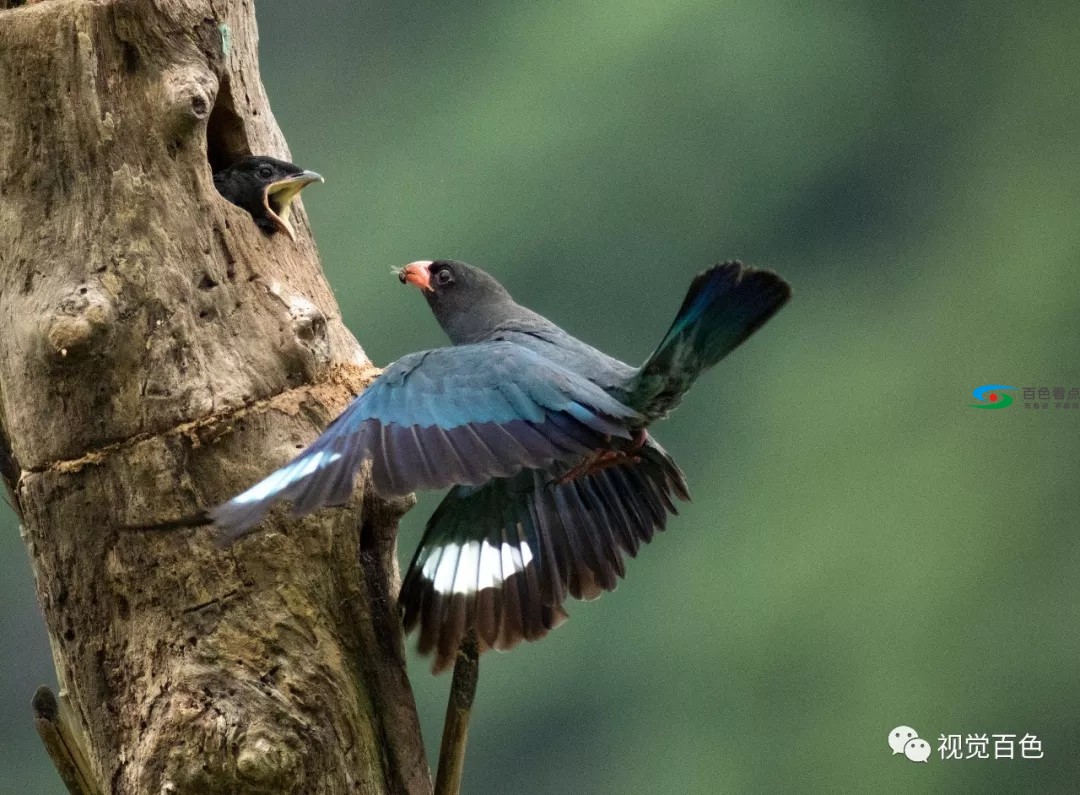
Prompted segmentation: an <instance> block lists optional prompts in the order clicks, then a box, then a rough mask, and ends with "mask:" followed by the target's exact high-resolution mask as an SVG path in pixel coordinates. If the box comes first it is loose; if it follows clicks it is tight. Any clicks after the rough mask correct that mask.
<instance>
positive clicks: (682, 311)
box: [628, 262, 791, 420]
mask: <svg viewBox="0 0 1080 795" xmlns="http://www.w3.org/2000/svg"><path fill="white" fill-rule="evenodd" d="M790 297H791V287H790V286H789V285H788V283H787V282H786V281H784V280H783V279H782V278H781V277H780V276H778V275H777V274H775V273H773V272H772V271H767V270H759V269H757V268H750V267H747V266H745V265H743V264H742V263H740V262H725V263H723V264H721V265H714V266H713V267H712V268H709V269H708V270H707V271H704V272H703V273H700V274H698V276H697V277H696V278H695V279H694V281H693V282H692V283H691V284H690V289H689V291H687V293H686V298H685V299H684V300H683V304H682V306H681V307H680V308H679V312H678V314H677V315H676V316H675V320H674V322H672V324H671V328H670V329H668V332H667V334H665V335H664V338H663V339H662V340H661V341H660V344H659V345H658V346H657V348H656V350H655V351H654V352H653V354H652V355H651V356H650V357H649V358H648V360H647V361H646V362H645V364H643V365H642V366H641V368H640V369H639V370H638V373H637V376H636V377H635V380H634V382H633V383H632V384H631V386H630V390H629V391H630V398H629V400H628V403H629V404H630V405H631V406H633V407H634V408H637V409H638V410H639V411H641V412H642V414H644V415H645V416H646V417H648V418H649V419H650V420H652V419H657V418H659V417H662V416H664V415H665V414H666V413H667V412H668V411H670V410H671V409H672V408H673V407H674V406H675V405H677V404H678V402H679V401H680V400H681V399H682V396H683V395H684V394H685V393H686V390H687V389H689V388H690V385H691V384H692V383H693V382H694V380H695V379H696V378H697V377H698V376H699V375H701V374H702V373H703V372H704V371H705V370H707V369H709V368H710V367H712V366H713V365H714V364H716V363H717V362H719V361H720V360H721V359H723V358H724V357H725V356H726V355H727V354H729V353H730V352H731V351H733V350H734V349H735V348H737V347H738V346H739V344H740V343H742V342H743V341H744V340H745V339H746V338H747V337H749V336H750V335H751V334H753V333H754V332H755V331H757V330H758V329H759V328H761V326H762V325H763V324H764V323H765V321H767V320H768V319H769V318H771V317H772V316H773V315H774V314H776V312H777V310H779V309H780V307H782V306H783V305H784V304H785V303H787V301H788V299H789V298H790Z"/></svg>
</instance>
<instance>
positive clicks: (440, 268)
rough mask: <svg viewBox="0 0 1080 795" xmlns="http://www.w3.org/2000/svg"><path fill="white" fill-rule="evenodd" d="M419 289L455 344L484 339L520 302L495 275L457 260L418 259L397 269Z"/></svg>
mask: <svg viewBox="0 0 1080 795" xmlns="http://www.w3.org/2000/svg"><path fill="white" fill-rule="evenodd" d="M397 277H398V279H399V280H400V281H401V283H402V284H411V285H414V286H416V287H419V288H420V292H421V293H423V295H424V298H426V299H427V302H428V306H430V307H431V311H432V312H433V313H434V314H435V319H436V320H438V321H439V325H440V326H442V327H443V330H444V331H445V332H446V333H447V335H448V336H449V337H450V339H451V340H452V341H453V342H455V343H461V342H471V341H475V340H477V339H482V338H483V336H484V335H485V334H486V333H487V332H488V331H490V329H491V328H492V327H493V324H497V323H499V322H500V321H502V320H503V319H504V317H505V316H506V315H507V314H508V313H512V312H513V311H514V309H515V308H516V307H517V305H516V304H515V303H514V300H513V299H512V298H511V297H510V293H508V292H507V291H506V289H505V288H504V287H503V286H502V285H501V284H499V282H498V281H496V279H495V277H494V276H491V275H490V274H488V273H485V272H484V271H482V270H480V269H479V268H477V267H475V266H473V265H467V264H465V263H464V262H456V261H454V260H447V259H441V260H418V261H417V262H410V263H409V264H408V265H406V266H405V267H404V268H402V269H401V270H399V271H397Z"/></svg>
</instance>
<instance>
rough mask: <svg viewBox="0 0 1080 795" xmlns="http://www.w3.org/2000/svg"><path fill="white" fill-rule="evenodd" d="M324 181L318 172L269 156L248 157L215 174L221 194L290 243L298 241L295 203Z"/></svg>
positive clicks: (261, 225)
mask: <svg viewBox="0 0 1080 795" xmlns="http://www.w3.org/2000/svg"><path fill="white" fill-rule="evenodd" d="M322 181H323V178H322V177H321V176H320V175H319V174H316V173H315V172H314V171H305V170H304V169H302V168H300V166H297V165H295V164H293V163H289V162H288V161H285V160H278V159H276V158H273V157H266V156H265V155H258V156H249V157H245V158H243V159H241V160H239V161H237V162H236V163H234V164H233V165H231V166H229V167H228V168H226V169H224V170H222V171H219V172H218V173H216V174H214V187H215V188H217V190H218V193H220V194H221V195H222V196H224V197H225V198H226V199H228V200H229V201H230V202H232V203H233V204H235V205H236V206H237V207H242V208H243V209H245V210H247V211H248V212H249V213H250V214H251V217H252V219H253V220H254V221H255V224H256V225H257V226H258V227H259V228H260V229H262V230H263V231H264V232H266V233H267V234H271V235H272V234H274V233H275V232H279V231H280V232H284V233H285V234H286V235H288V237H289V239H290V240H295V239H296V231H295V230H294V229H293V226H292V223H291V222H290V220H289V219H290V216H291V214H292V202H293V200H294V199H295V198H296V197H297V196H298V195H299V194H300V191H302V190H303V189H304V188H306V187H307V186H308V185H310V184H311V183H313V182H322Z"/></svg>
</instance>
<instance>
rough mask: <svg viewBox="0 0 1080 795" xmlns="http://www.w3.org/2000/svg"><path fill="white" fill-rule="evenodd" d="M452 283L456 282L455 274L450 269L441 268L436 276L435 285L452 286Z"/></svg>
mask: <svg viewBox="0 0 1080 795" xmlns="http://www.w3.org/2000/svg"><path fill="white" fill-rule="evenodd" d="M452 281H454V274H452V273H451V272H450V269H449V268H440V269H439V271H438V273H436V274H435V284H439V285H444V284H450V282H452Z"/></svg>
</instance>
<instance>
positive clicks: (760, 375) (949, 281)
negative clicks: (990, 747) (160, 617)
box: [0, 0, 1080, 795]
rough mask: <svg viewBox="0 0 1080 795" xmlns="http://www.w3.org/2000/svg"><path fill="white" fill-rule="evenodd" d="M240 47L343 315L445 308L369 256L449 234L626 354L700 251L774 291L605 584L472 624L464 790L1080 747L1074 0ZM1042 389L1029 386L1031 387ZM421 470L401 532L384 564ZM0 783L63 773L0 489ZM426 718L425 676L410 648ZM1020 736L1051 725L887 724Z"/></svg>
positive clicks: (539, 6) (678, 440)
mask: <svg viewBox="0 0 1080 795" xmlns="http://www.w3.org/2000/svg"><path fill="white" fill-rule="evenodd" d="M259 17H260V24H261V31H262V63H263V70H264V79H265V82H266V84H267V88H268V91H269V94H270V97H271V99H272V101H273V103H274V109H275V113H276V114H277V116H278V119H279V121H280V122H281V125H282V127H283V128H284V130H285V132H286V134H287V136H288V138H289V141H290V144H291V146H292V149H293V154H294V158H295V159H296V160H297V162H299V163H301V164H302V165H304V166H305V167H308V168H313V169H316V170H318V171H320V172H322V173H323V174H325V175H326V176H327V183H326V185H325V186H317V187H315V188H313V189H311V190H310V192H308V193H306V194H305V204H306V207H307V210H308V212H309V214H310V216H311V219H312V224H313V226H314V229H315V232H316V235H317V237H318V241H319V245H320V249H321V251H322V255H323V259H324V263H325V266H326V270H327V273H328V274H329V278H330V281H331V283H332V284H333V285H334V286H335V288H336V291H337V294H338V298H339V300H340V302H341V308H342V311H343V313H344V316H345V320H346V322H347V323H348V325H349V326H350V327H351V328H352V329H353V330H354V331H355V333H356V334H357V336H358V337H359V339H360V340H361V342H362V343H363V344H364V345H365V346H366V348H367V350H368V352H369V354H370V355H371V356H372V357H373V358H374V359H375V360H376V361H377V362H383V363H385V362H389V361H391V360H393V359H394V358H396V357H398V356H399V355H401V354H403V353H406V352H408V351H411V350H415V349H417V348H421V347H430V346H433V345H439V344H442V342H443V340H442V338H441V336H440V333H439V331H438V328H437V326H436V325H435V322H434V320H433V319H432V318H431V316H430V315H429V313H428V311H427V309H426V308H425V307H424V306H423V303H422V302H421V301H419V299H418V298H417V296H416V295H415V294H414V293H412V292H411V291H405V290H402V289H401V287H400V286H399V285H398V283H397V281H396V280H394V279H393V278H391V276H390V270H389V269H390V267H391V266H394V265H400V264H402V263H405V262H408V261H410V260H413V259H418V258H430V257H436V256H447V257H456V258H460V259H465V260H467V261H471V262H474V263H476V264H479V265H483V266H486V267H488V268H489V269H491V270H493V271H494V272H496V273H497V274H498V276H499V277H500V278H501V279H502V280H503V282H504V283H505V284H506V285H507V286H508V287H509V288H510V289H511V291H512V292H514V294H515V295H516V296H517V297H518V298H519V299H520V300H522V301H523V302H524V303H527V304H529V305H530V306H532V307H534V308H536V309H537V310H539V311H541V312H543V313H545V314H547V315H549V316H550V317H552V318H553V319H556V320H557V321H559V322H561V323H562V324H564V325H565V326H566V327H567V328H568V329H569V330H571V331H572V332H574V333H577V334H579V335H580V336H583V337H584V338H586V339H587V340H589V341H591V342H593V343H595V344H598V345H599V346H600V347H602V348H603V349H605V350H607V351H609V352H611V353H612V354H614V355H617V356H619V357H621V358H624V359H627V360H630V361H638V360H641V359H642V358H643V357H644V356H645V355H646V354H647V353H648V351H649V350H650V349H651V346H652V345H653V344H655V342H656V341H657V340H658V339H659V337H660V335H661V333H662V332H663V330H664V329H665V328H666V325H667V323H668V322H669V321H670V319H671V317H672V315H673V313H674V310H675V308H676V307H677V305H678V303H679V301H680V299H681V296H682V293H683V291H684V289H685V287H686V284H687V282H688V281H689V279H690V278H691V276H692V275H693V274H694V273H696V272H697V271H698V270H700V269H701V268H702V267H703V266H705V265H707V264H709V263H711V262H713V261H715V260H718V259H725V258H730V257H736V256H737V257H740V258H742V259H744V260H745V261H747V262H750V263H753V264H757V265H762V266H769V267H772V268H774V269H776V270H778V271H779V272H781V273H782V274H784V275H785V276H786V277H788V278H789V279H790V280H791V281H792V283H793V284H794V286H795V291H796V297H795V300H794V302H793V303H792V304H791V305H790V306H789V307H788V308H786V309H785V310H784V311H783V312H782V313H781V314H780V315H779V316H778V317H777V318H776V319H775V320H774V321H773V322H771V323H770V324H769V325H768V326H767V327H766V328H765V329H764V330H763V331H762V332H760V333H759V334H757V335H756V336H755V337H754V338H753V339H752V340H751V341H750V342H749V343H748V344H747V345H745V346H744V347H743V348H742V349H740V350H739V351H737V352H736V353H735V354H734V355H733V356H732V357H731V358H730V359H729V360H728V361H725V362H724V363H723V364H722V365H721V366H720V367H718V368H717V370H716V371H715V372H714V373H712V374H710V375H709V376H707V377H706V378H705V379H703V381H702V382H701V383H700V384H699V385H698V387H697V388H696V389H695V391H694V392H693V393H692V394H691V396H690V397H689V399H688V400H687V401H686V403H685V404H684V405H683V407H682V408H681V410H680V411H679V412H678V413H677V414H676V416H674V417H673V418H672V419H671V420H670V421H668V422H667V423H665V424H664V425H663V426H662V427H661V428H660V429H659V432H658V435H659V436H660V438H661V439H662V440H663V442H664V443H665V445H667V447H668V448H669V450H671V451H672V452H673V453H674V454H675V456H676V458H677V459H678V460H679V461H680V462H681V464H682V466H683V468H684V469H685V470H686V472H687V473H688V474H689V479H690V483H691V486H692V488H693V491H694V494H695V501H694V503H693V504H691V505H689V506H688V507H687V508H686V510H685V512H684V513H683V515H682V516H681V517H680V518H678V519H677V520H676V521H675V522H674V523H673V526H672V527H671V528H670V529H669V531H668V533H667V534H665V535H664V536H662V537H660V538H659V539H658V540H657V541H656V542H654V544H653V545H652V546H651V547H650V548H648V549H646V550H645V551H644V552H643V553H642V554H641V555H640V556H639V559H638V560H637V561H634V562H633V563H632V565H631V566H630V571H629V578H628V581H627V582H626V583H625V584H624V585H622V586H621V587H620V588H619V590H618V591H617V592H616V593H614V594H612V595H609V596H606V597H605V598H603V599H601V600H600V601H599V602H596V603H592V604H588V605H575V606H574V607H573V609H572V611H571V612H572V620H571V621H570V622H569V623H568V624H567V625H566V626H565V627H564V628H562V629H560V630H559V631H558V632H556V633H554V634H553V635H552V636H551V637H550V638H549V639H548V640H546V641H545V642H543V643H540V644H537V645H535V646H531V647H528V648H523V649H520V650H518V651H516V652H514V653H512V654H509V655H492V656H488V657H485V658H484V660H483V662H482V666H481V687H480V695H479V699H478V703H477V707H476V712H475V723H474V728H473V733H472V742H471V746H470V749H469V759H468V767H467V772H466V790H467V791H468V792H471V793H481V792H499V793H503V792H505V793H516V792H537V793H561V792H565V791H568V790H570V789H573V790H574V791H580V792H589V793H638V792H641V793H654V792H685V793H713V792H725V791H726V792H762V791H781V792H785V791H800V792H822V793H835V792H886V791H894V790H895V791H902V792H929V791H935V792H976V791H977V792H1028V791H1039V792H1069V791H1073V788H1074V787H1075V782H1076V781H1077V779H1078V776H1080V727H1078V719H1077V716H1078V715H1080V689H1078V685H1077V682H1078V668H1077V660H1078V655H1080V633H1078V626H1080V592H1078V585H1077V572H1078V570H1080V547H1078V535H1077V529H1078V528H1077V520H1076V516H1077V507H1078V505H1077V494H1078V490H1077V482H1078V475H1080V472H1078V468H1080V450H1078V447H1077V444H1076V436H1077V430H1078V426H1080V411H1077V410H1067V411H1066V410H1056V409H1053V408H1051V409H1050V410H1046V411H1041V410H1040V411H1035V410H1028V409H1025V408H1024V405H1023V401H1022V399H1020V400H1018V401H1017V403H1016V404H1014V405H1013V406H1012V407H1011V408H1009V409H1006V410H1003V411H977V410H973V409H971V408H969V407H968V404H969V403H970V402H971V401H970V396H969V393H970V391H971V389H972V388H973V387H975V386H978V385H980V384H985V383H1006V384H1011V385H1016V386H1029V385H1030V386H1051V387H1052V386H1065V387H1072V386H1080V368H1078V367H1077V359H1078V357H1077V354H1078V353H1080V320H1078V317H1080V313H1078V309H1080V272H1078V268H1077V265H1078V262H1080V224H1078V223H1077V210H1078V209H1080V208H1078V196H1080V146H1078V140H1080V137H1078V133H1080V124H1078V122H1080V103H1078V102H1077V92H1078V89H1080V74H1078V73H1077V70H1076V63H1077V58H1078V56H1080V52H1078V50H1080V44H1078V43H1080V18H1078V15H1077V13H1076V8H1075V5H1074V4H1071V3H1066V2H1061V3H1052V2H1031V3H999V2H976V1H975V0H960V1H959V2H952V3H928V2H914V3H912V2H905V3H899V2H886V3H871V2H865V1H864V2H856V1H855V0H847V1H845V0H831V1H826V2H820V3H814V4H802V3H788V2H779V1H778V0H765V1H764V2H751V0H731V1H730V2H726V3H723V4H721V3H716V2H706V1H705V0H667V1H665V2H656V1H655V0H650V2H644V0H630V1H629V2H614V1H613V0H596V2H591V3H587V4H585V3H576V2H572V0H536V2H532V3H528V4H507V3H496V2H491V0H474V2H469V3H453V4H447V3H434V2H420V3H414V4H411V5H403V4H399V3H391V2H385V1H384V2H345V0H335V1H334V2H321V3H309V4H298V3H297V4H286V3H274V4H270V3H266V4H262V5H261V6H260V9H259ZM1051 405H1052V404H1051ZM434 504H435V498H434V497H427V498H425V499H424V500H423V501H422V502H421V504H420V506H419V507H418V508H417V509H416V510H415V511H414V512H413V513H411V514H410V515H409V517H408V518H407V522H406V526H405V529H404V533H403V537H402V540H401V554H402V557H403V558H404V559H405V562H407V559H408V556H409V555H410V554H411V551H412V549H413V548H414V546H415V543H416V541H417V540H418V538H419V533H420V530H421V527H422V524H423V520H424V518H425V517H426V515H427V513H428V512H429V511H430V509H431V508H432V507H433V506H434ZM0 597H2V599H3V607H2V610H0V715H2V716H3V720H2V721H0V792H12V793H15V792H17V793H20V794H21V795H34V794H36V793H55V792H58V791H60V783H59V780H58V779H57V777H56V775H55V773H53V772H52V770H51V767H50V765H49V762H48V760H47V758H46V756H45V753H44V751H43V750H42V748H41V747H40V744H39V743H38V741H37V739H36V736H35V735H34V732H33V728H32V725H31V721H30V712H29V708H28V703H29V699H30V695H31V693H32V692H33V690H34V687H35V686H36V685H37V684H39V683H42V682H52V681H53V672H52V666H51V663H50V660H49V655H48V648H47V641H46V639H45V633H44V629H43V625H42V621H41V618H40V615H39V612H38V610H37V607H36V605H35V603H34V597H33V587H32V583H31V578H30V573H29V567H28V565H27V562H26V556H25V552H24V550H23V548H22V545H21V542H20V539H19V535H18V528H17V526H16V523H15V521H14V519H13V517H12V515H11V513H10V511H8V510H7V509H4V513H3V515H2V517H0ZM413 676H414V682H415V686H416V690H417V696H418V701H419V707H420V710H421V713H422V716H423V721H424V727H425V731H426V735H427V740H428V746H429V748H430V750H431V752H432V753H434V752H435V751H436V750H437V748H438V731H439V726H440V725H441V720H442V715H443V709H444V703H445V692H446V688H447V685H448V679H447V678H446V677H442V678H439V679H435V678H432V677H431V676H430V675H429V674H428V673H427V669H426V665H425V664H424V662H423V661H420V660H416V661H415V664H414V666H413ZM898 723H906V724H911V725H913V726H914V727H915V728H916V729H918V730H919V731H920V732H921V733H922V735H923V736H924V737H926V738H928V739H930V740H931V742H932V744H933V745H934V747H935V749H936V747H937V737H938V735H939V734H941V733H961V734H968V733H993V732H1015V733H1018V734H1023V733H1025V732H1032V733H1034V734H1036V735H1038V736H1039V737H1040V738H1041V739H1042V741H1043V745H1044V750H1045V754H1046V755H1045V758H1044V759H1042V760H1040V761H1037V762H1036V761H1021V760H1017V761H1012V762H1008V761H997V762H995V761H981V762H980V761H964V762H956V761H950V762H943V761H941V760H940V759H939V758H938V755H937V753H936V752H935V755H934V756H933V757H932V758H931V760H930V763H929V764H927V765H915V764H911V763H909V762H907V761H906V760H904V759H902V758H894V757H892V756H891V755H890V752H889V751H888V749H887V747H886V742H885V737H886V733H887V732H888V731H889V730H890V729H891V728H892V727H893V726H894V725H896V724H898Z"/></svg>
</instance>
